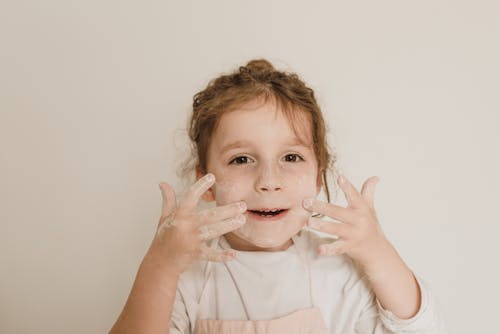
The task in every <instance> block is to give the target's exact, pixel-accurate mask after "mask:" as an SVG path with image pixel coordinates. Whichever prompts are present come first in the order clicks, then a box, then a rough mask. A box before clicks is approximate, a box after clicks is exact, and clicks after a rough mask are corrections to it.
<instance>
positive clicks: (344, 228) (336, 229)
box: [307, 217, 352, 239]
mask: <svg viewBox="0 0 500 334" xmlns="http://www.w3.org/2000/svg"><path fill="white" fill-rule="evenodd" d="M307 225H308V226H309V227H311V228H314V229H317V230H319V231H322V232H325V233H329V234H332V235H335V236H338V237H339V238H342V239H348V238H349V235H350V232H351V229H352V226H350V225H346V224H343V223H335V222H328V221H324V220H322V219H319V218H315V217H310V218H309V221H308V224H307Z"/></svg>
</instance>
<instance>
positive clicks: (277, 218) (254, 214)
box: [247, 209, 288, 221]
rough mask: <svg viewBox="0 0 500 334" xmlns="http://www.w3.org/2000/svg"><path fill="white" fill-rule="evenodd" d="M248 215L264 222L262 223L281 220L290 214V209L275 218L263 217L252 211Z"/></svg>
mask: <svg viewBox="0 0 500 334" xmlns="http://www.w3.org/2000/svg"><path fill="white" fill-rule="evenodd" d="M247 213H248V215H249V216H250V217H252V218H254V219H256V220H262V221H273V220H280V219H281V218H283V217H284V216H285V215H286V214H287V213H288V209H287V210H284V211H282V212H280V213H279V214H277V215H275V216H268V217H265V216H261V215H259V214H257V213H253V212H251V211H247Z"/></svg>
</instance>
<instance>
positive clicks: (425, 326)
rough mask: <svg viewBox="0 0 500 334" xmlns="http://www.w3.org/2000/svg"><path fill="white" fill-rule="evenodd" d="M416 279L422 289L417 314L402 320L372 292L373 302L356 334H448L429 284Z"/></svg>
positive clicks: (364, 313)
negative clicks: (387, 308)
mask: <svg viewBox="0 0 500 334" xmlns="http://www.w3.org/2000/svg"><path fill="white" fill-rule="evenodd" d="M414 276H415V279H416V280H417V283H418V285H419V287H420V293H421V304H420V309H419V310H418V312H417V314H415V315H414V316H413V317H412V318H409V319H401V318H398V317H397V316H396V315H394V314H393V313H392V312H391V311H388V310H386V309H384V308H383V307H382V305H380V302H379V300H378V299H377V298H376V297H375V294H374V293H373V292H372V298H371V302H370V303H369V304H368V305H367V307H366V308H365V310H364V311H363V312H362V314H361V316H360V319H359V321H358V323H357V324H356V333H359V334H364V333H373V334H407V333H412V334H446V333H447V330H446V328H445V324H444V319H443V317H442V314H441V309H440V307H439V305H438V303H437V301H436V299H435V297H434V296H433V295H432V293H431V291H430V289H429V287H428V284H427V283H426V282H425V281H424V280H423V279H422V278H420V277H419V276H417V275H415V274H414Z"/></svg>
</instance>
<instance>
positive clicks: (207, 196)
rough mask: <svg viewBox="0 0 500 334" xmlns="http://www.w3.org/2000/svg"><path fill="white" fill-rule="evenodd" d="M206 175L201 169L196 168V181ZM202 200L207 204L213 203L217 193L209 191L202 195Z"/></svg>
mask: <svg viewBox="0 0 500 334" xmlns="http://www.w3.org/2000/svg"><path fill="white" fill-rule="evenodd" d="M204 175H205V174H203V173H202V172H201V170H200V169H199V168H196V181H198V180H199V179H200V178H202V177H203V176H204ZM201 199H202V200H204V201H205V202H213V201H215V193H214V190H213V189H212V188H210V189H208V190H207V191H205V192H204V193H203V195H201Z"/></svg>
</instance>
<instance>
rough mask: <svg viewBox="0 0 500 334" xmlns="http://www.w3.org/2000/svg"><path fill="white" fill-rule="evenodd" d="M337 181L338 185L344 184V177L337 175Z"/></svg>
mask: <svg viewBox="0 0 500 334" xmlns="http://www.w3.org/2000/svg"><path fill="white" fill-rule="evenodd" d="M338 181H339V184H344V183H345V177H344V175H339V178H338Z"/></svg>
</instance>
